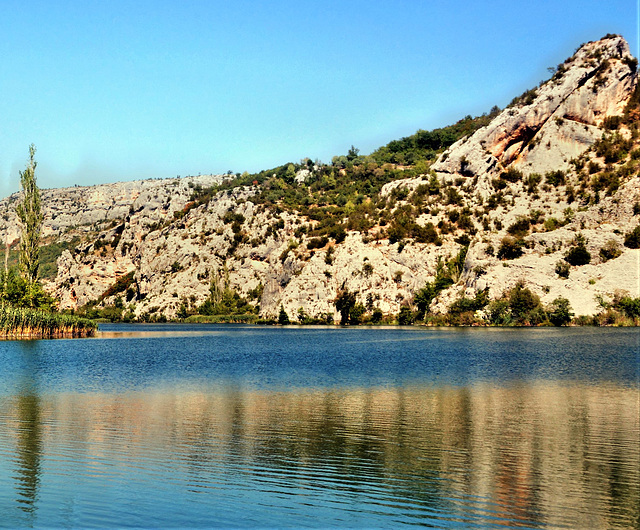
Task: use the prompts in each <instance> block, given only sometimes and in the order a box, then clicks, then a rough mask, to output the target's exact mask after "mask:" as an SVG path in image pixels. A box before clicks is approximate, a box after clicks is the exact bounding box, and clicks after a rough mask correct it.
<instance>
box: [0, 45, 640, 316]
mask: <svg viewBox="0 0 640 530" xmlns="http://www.w3.org/2000/svg"><path fill="white" fill-rule="evenodd" d="M636 64H637V63H636ZM637 85H638V74H637V73H636V68H635V66H634V60H633V58H632V57H631V55H630V53H629V49H628V45H627V44H626V42H625V41H624V39H622V38H621V37H609V38H605V39H603V40H601V41H597V42H592V43H588V44H585V45H584V46H582V47H581V48H580V49H579V50H578V51H577V52H576V54H575V55H574V56H572V57H571V58H569V59H567V61H565V63H563V64H562V65H559V67H558V68H557V70H556V73H555V74H554V76H553V77H552V79H550V80H549V81H548V82H546V83H544V84H543V85H541V86H540V87H538V88H537V89H535V90H534V91H530V92H528V93H526V94H525V95H523V97H522V98H520V100H518V101H515V102H514V104H513V105H511V106H510V107H508V108H506V109H504V110H503V111H502V112H501V113H500V114H499V115H498V116H497V117H496V118H495V119H494V120H493V121H492V122H491V123H490V124H489V125H488V126H486V127H484V128H482V129H480V130H478V131H476V132H475V133H474V134H473V135H471V136H470V137H467V138H463V139H461V140H460V141H458V142H457V143H455V144H454V145H452V146H451V147H450V148H449V149H447V150H446V151H445V152H444V153H443V154H442V155H441V156H440V157H439V158H438V160H437V161H436V162H435V163H434V164H433V165H432V166H431V168H430V171H429V172H428V173H425V174H424V175H421V176H415V177H411V178H408V179H403V178H400V179H396V180H393V181H391V182H389V183H388V184H386V185H385V186H384V187H383V188H382V190H381V192H380V194H379V195H380V198H381V199H382V200H386V201H387V203H388V204H391V203H393V206H389V208H391V209H392V210H391V211H393V209H396V210H397V209H398V208H402V207H404V206H407V207H410V205H411V199H412V197H413V196H415V194H416V193H417V192H418V191H419V190H420V188H421V186H424V185H425V184H426V183H427V182H429V180H430V179H433V178H434V177H435V178H436V179H437V181H438V182H439V184H440V186H441V188H442V189H443V190H446V193H447V194H448V195H445V197H442V195H438V196H434V197H430V198H429V199H428V200H427V201H426V203H425V204H426V205H427V206H428V208H422V209H416V210H414V213H415V216H416V222H417V223H418V225H420V226H422V227H425V226H427V225H428V223H432V224H433V225H434V226H440V225H442V224H443V223H445V225H446V224H447V223H449V224H453V225H454V226H453V229H452V230H451V231H448V232H447V231H445V230H441V233H440V236H439V240H438V241H437V243H433V242H429V243H421V242H417V241H415V240H411V238H408V239H406V240H402V241H394V242H392V241H391V240H390V239H389V238H385V237H379V235H380V234H381V233H382V234H384V229H383V228H382V226H381V225H380V224H379V225H377V226H375V227H374V228H373V229H369V230H366V231H364V232H360V231H356V230H352V231H349V232H348V233H347V235H346V237H345V238H344V240H338V239H335V240H331V239H330V240H328V241H326V242H324V244H322V245H321V246H319V247H317V246H316V245H313V247H315V248H311V247H312V245H310V241H311V239H312V238H311V237H309V236H308V235H306V233H305V231H304V230H301V228H302V227H305V226H313V225H314V222H313V221H310V220H309V219H308V218H307V217H305V216H303V215H301V214H300V213H299V212H296V211H292V210H290V209H289V210H287V209H282V208H270V207H267V206H265V205H264V204H260V201H257V200H256V197H257V196H258V195H259V194H260V193H261V187H260V185H255V184H254V185H251V186H242V187H234V188H231V189H227V190H224V191H218V192H217V193H216V194H215V195H214V196H213V197H212V198H211V199H210V200H208V201H206V202H202V203H199V202H198V201H194V196H197V193H196V194H194V191H198V190H201V189H206V188H208V187H210V186H212V185H216V184H220V183H221V182H222V181H223V180H224V178H225V177H224V176H202V177H188V178H185V179H168V180H159V181H156V180H153V181H138V182H127V183H118V184H111V185H102V186H91V187H78V188H66V189H59V190H45V191H44V192H43V204H44V205H45V226H44V232H45V234H47V235H48V236H50V237H57V238H61V239H64V238H70V237H71V236H72V235H73V234H78V233H80V234H83V235H84V241H83V243H81V244H80V245H79V246H78V247H77V248H75V250H74V251H65V252H64V253H63V254H62V255H61V256H60V258H59V260H58V275H57V277H56V279H55V281H54V282H52V284H51V285H49V289H50V290H51V291H52V292H53V293H54V295H55V296H56V297H57V298H59V299H60V306H61V308H62V309H65V308H72V309H76V308H78V307H80V306H82V305H84V304H86V303H88V302H90V301H92V300H97V299H100V298H102V300H101V304H103V305H105V304H106V305H108V304H113V303H114V300H115V295H114V296H106V297H103V295H104V294H105V293H106V292H108V289H109V288H110V287H111V286H113V285H114V283H115V282H116V281H117V280H118V279H121V278H122V277H123V276H125V275H127V274H132V275H133V281H132V283H131V288H130V289H128V290H127V291H126V293H120V295H119V296H123V297H124V298H125V300H124V302H125V304H127V307H129V308H130V310H131V311H132V313H133V314H134V315H135V316H136V317H137V318H148V317H149V316H150V315H151V316H153V315H161V314H162V315H164V316H166V317H167V318H174V317H175V316H176V315H177V314H178V312H179V310H180V308H181V307H188V308H195V307H197V306H198V305H200V304H202V303H203V302H204V300H205V299H206V298H207V297H208V296H209V293H210V288H211V284H212V281H213V282H215V281H218V280H219V279H220V278H223V277H225V278H226V280H227V281H228V284H229V286H230V287H231V288H233V289H235V290H236V291H237V292H239V293H241V294H242V295H244V296H248V297H249V298H251V297H252V296H253V297H254V298H253V301H254V303H259V306H260V314H261V315H262V316H264V317H272V318H273V317H276V316H277V313H278V310H279V308H280V307H281V306H282V307H284V309H285V310H286V311H287V313H288V314H289V315H291V316H293V315H296V314H297V313H298V311H299V310H300V309H302V310H303V311H304V313H305V314H307V315H312V316H318V315H323V314H331V315H333V316H334V317H335V318H338V313H337V311H336V308H335V304H334V300H335V299H336V296H337V295H338V293H339V292H340V291H341V290H344V289H348V290H349V291H350V292H353V293H355V294H356V296H357V299H358V301H360V302H361V303H362V304H363V305H367V306H368V307H369V308H372V307H376V308H378V309H379V310H380V311H382V312H383V313H385V314H397V313H398V312H399V311H400V308H401V307H402V306H403V305H410V304H411V303H412V300H413V296H414V294H415V293H416V291H417V290H418V289H420V288H421V287H423V286H424V285H425V283H426V282H427V281H431V280H433V278H434V277H435V275H436V270H437V268H438V263H439V261H443V260H444V261H446V260H447V259H450V258H452V257H453V256H455V255H456V254H457V253H458V252H459V250H460V249H461V248H462V247H463V246H466V244H468V252H467V254H466V259H465V261H464V267H463V269H462V270H461V271H460V274H459V275H458V277H456V282H455V284H454V285H453V286H452V287H450V288H449V289H447V290H445V291H444V292H442V293H441V294H440V296H439V297H438V298H436V299H435V300H434V301H433V303H432V306H431V310H432V311H433V312H444V311H446V310H447V308H448V307H449V305H450V304H451V303H452V302H453V301H454V300H456V299H457V298H458V297H460V296H462V295H466V296H473V294H474V293H475V292H477V291H478V290H482V289H485V288H488V290H489V295H490V297H492V298H496V297H498V296H500V295H501V294H502V293H503V292H504V291H505V290H506V289H508V288H510V287H511V286H513V285H515V283H516V282H518V281H525V283H526V284H527V286H529V287H530V288H531V289H532V290H533V291H534V292H536V293H537V294H538V295H539V296H540V297H541V299H542V301H543V302H544V303H550V302H551V301H552V300H554V299H555V298H557V297H558V296H563V297H566V298H567V299H569V301H570V302H571V305H572V307H573V309H574V311H575V313H576V314H594V313H595V312H597V311H598V310H599V305H598V301H597V300H598V297H610V296H612V295H613V293H614V292H615V291H616V290H624V291H627V292H629V293H632V294H633V295H634V296H638V295H640V290H639V285H638V282H639V277H640V265H639V263H640V262H639V260H640V250H634V249H629V248H626V247H624V245H623V241H624V234H625V233H627V232H629V231H630V230H632V229H633V228H634V227H635V226H636V225H637V224H638V219H639V217H638V213H639V212H637V211H636V207H635V205H636V204H638V203H640V176H639V175H638V164H637V159H636V158H633V156H632V152H631V151H632V150H627V151H629V152H626V153H625V158H624V159H622V160H617V161H615V163H614V164H613V166H612V163H607V162H606V160H605V159H606V155H602V154H598V152H597V150H595V147H597V145H598V142H599V141H600V140H601V139H602V138H603V134H604V135H605V136H607V135H618V136H617V137H618V138H619V139H621V140H620V141H622V140H625V141H628V142H631V143H632V144H633V145H635V146H636V149H637V143H638V142H637V133H634V127H633V126H628V125H623V126H621V127H619V128H618V129H616V130H612V129H610V128H607V126H608V125H610V123H611V118H612V117H614V118H615V117H618V116H620V117H621V116H623V115H624V113H625V111H626V109H627V107H628V103H629V101H630V100H631V99H632V97H633V95H634V93H635V92H637ZM607 120H609V122H608V121H607ZM632 125H633V124H632ZM635 131H636V132H637V127H636V128H635ZM634 134H636V136H635V139H634V136H633V135H634ZM633 142H635V143H633ZM638 152H640V151H638ZM589 164H591V166H590V165H589ZM596 166H597V167H600V168H601V169H600V171H599V172H598V171H594V172H593V174H592V173H589V171H591V169H587V168H592V167H593V168H595V167H596ZM607 167H613V168H614V169H615V170H616V171H618V169H617V168H620V167H625V168H628V171H626V173H624V172H622V171H621V170H620V171H621V172H620V175H619V176H618V181H619V183H618V187H617V188H615V189H611V190H610V192H609V189H607V191H606V193H605V190H595V192H594V188H593V185H592V184H590V183H589V182H591V179H593V178H596V177H598V175H604V174H605V173H606V172H607V171H608V170H607V169H606V168H607ZM316 169H317V168H315V167H314V168H309V169H303V170H300V171H299V172H298V173H297V175H296V178H295V179H294V182H295V185H296V186H298V187H299V188H300V189H301V190H305V189H307V188H308V187H309V186H310V185H311V183H312V182H313V179H314V172H315V170H316ZM558 170H560V171H561V172H562V177H561V179H560V180H561V181H562V182H561V183H555V184H553V183H550V182H552V179H551V177H547V178H545V177H544V175H545V174H548V173H550V172H551V173H553V172H557V171H558ZM509 171H511V173H508V172H509ZM623 173H624V174H623ZM537 175H539V178H537V177H536V176H537ZM616 175H617V173H616ZM558 178H560V177H558ZM603 178H604V177H603ZM532 183H533V184H532ZM451 190H453V191H451ZM532 190H533V191H532ZM570 190H571V191H570ZM574 190H575V191H574ZM600 195H602V197H601V196H600ZM16 197H17V196H16V195H13V196H11V197H9V198H7V199H4V200H3V201H0V217H1V218H2V219H3V222H0V237H2V240H3V241H9V242H11V241H13V240H15V239H16V238H17V237H18V232H17V224H16V221H15V216H14V214H13V213H12V212H13V203H14V201H15V200H16ZM372 200H373V199H372ZM460 212H462V214H463V215H466V213H465V212H467V213H469V214H470V215H469V216H470V217H471V221H470V226H471V229H462V228H461V227H460V223H458V226H456V225H455V222H452V221H451V220H452V219H454V218H455V217H456V216H458V217H459V216H460ZM454 214H455V215H454ZM523 219H526V220H527V223H528V224H527V226H528V227H529V228H528V229H527V233H526V234H525V235H524V236H522V237H521V239H520V241H522V242H523V243H522V244H523V246H522V247H521V251H522V254H521V255H520V256H518V257H515V258H514V259H503V258H500V257H499V256H498V255H497V254H499V252H497V250H498V249H499V248H500V246H501V244H502V243H503V241H504V239H505V238H509V237H511V236H512V235H513V234H512V232H510V229H511V227H512V226H513V225H514V224H515V223H517V222H518V221H521V220H523ZM532 219H533V221H532ZM535 219H538V220H544V222H543V221H540V222H536V221H535ZM375 234H378V236H377V237H373V236H374V235H375ZM465 234H466V235H467V237H468V242H467V243H465V242H464V240H463V238H461V236H463V235H465ZM578 235H580V236H581V237H582V238H583V239H584V241H585V242H586V243H585V244H586V248H587V249H588V251H589V252H590V254H591V256H593V259H592V261H591V262H590V263H589V264H586V265H582V266H579V267H572V269H571V274H570V276H569V278H566V279H565V278H563V277H560V276H558V274H557V273H556V272H555V266H556V264H557V262H558V261H561V260H562V259H563V256H564V255H565V254H566V252H567V249H569V248H571V245H572V244H573V242H574V241H575V240H576V237H577V236H578ZM610 242H614V243H613V244H615V246H616V247H617V248H618V249H619V250H620V255H619V256H618V257H616V258H615V259H610V260H604V259H601V258H599V251H600V249H602V248H603V247H604V246H605V245H606V244H608V243H610ZM256 297H257V298H256Z"/></svg>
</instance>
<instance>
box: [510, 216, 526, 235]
mask: <svg viewBox="0 0 640 530" xmlns="http://www.w3.org/2000/svg"><path fill="white" fill-rule="evenodd" d="M530 226H531V221H530V220H529V219H527V218H526V217H521V218H520V219H518V220H517V221H516V222H515V223H513V224H512V225H511V226H509V228H507V232H508V233H509V234H511V235H512V236H516V237H523V236H525V235H527V234H528V233H529V228H530Z"/></svg>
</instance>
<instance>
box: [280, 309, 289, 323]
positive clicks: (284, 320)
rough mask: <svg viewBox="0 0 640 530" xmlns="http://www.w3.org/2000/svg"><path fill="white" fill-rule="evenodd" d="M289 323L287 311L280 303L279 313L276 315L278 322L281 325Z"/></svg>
mask: <svg viewBox="0 0 640 530" xmlns="http://www.w3.org/2000/svg"><path fill="white" fill-rule="evenodd" d="M289 323H290V320H289V315H287V312H286V311H285V310H284V306H283V305H281V306H280V314H279V315H278V324H280V325H281V326H286V325H287V324H289Z"/></svg>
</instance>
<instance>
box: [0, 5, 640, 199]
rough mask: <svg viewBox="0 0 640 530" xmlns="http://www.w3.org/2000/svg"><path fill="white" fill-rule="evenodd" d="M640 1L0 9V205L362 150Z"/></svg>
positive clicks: (622, 20) (557, 52)
mask: <svg viewBox="0 0 640 530" xmlns="http://www.w3.org/2000/svg"><path fill="white" fill-rule="evenodd" d="M638 1H639V0H606V1H605V0H580V1H574V0H562V1H561V2H559V1H558V0H536V1H533V2H532V1H528V2H520V1H513V0H511V1H484V2H481V1H476V2H468V1H462V0H448V1H426V0H425V1H418V0H414V1H404V0H395V1H393V2H391V1H387V2H383V1H375V0H368V1H366V2H365V1H343V2H338V1H333V0H326V1H323V2H310V1H304V0H297V1H293V0H272V1H269V2H267V1H264V2H262V1H253V2H249V1H244V0H236V1H234V2H229V1H216V0H209V1H206V0H203V1H191V0H181V1H172V2H170V1H161V0H156V1H135V2H132V1H130V0H127V1H119V0H109V1H106V2H105V1H94V0H84V1H82V2H80V1H77V2H75V1H54V0H48V1H41V2H34V1H28V0H21V1H5V0H0V57H1V58H2V59H1V61H0V68H1V70H0V91H1V92H0V93H1V94H2V97H1V98H0V117H1V119H2V126H1V127H0V196H2V197H4V196H6V195H8V194H9V193H11V192H13V191H17V190H18V189H19V176H18V171H19V170H20V169H23V168H24V166H25V164H26V159H27V155H28V146H29V144H31V143H34V144H35V145H36V147H37V149H38V152H37V155H36V156H37V160H38V163H39V165H38V170H37V173H36V174H37V177H38V183H39V185H40V187H42V188H49V187H61V186H71V185H74V184H81V185H84V184H95V183H102V182H114V181H119V180H133V179H138V178H149V177H174V176H176V175H181V176H185V175H197V174H198V173H203V174H204V173H223V172H226V171H227V170H232V171H234V172H237V171H240V172H242V171H245V170H247V171H250V172H251V171H258V170H260V169H266V168H269V167H273V166H276V165H279V164H283V163H285V162H288V161H299V160H300V159H302V158H304V157H311V158H313V159H315V158H319V159H320V160H322V161H325V162H328V161H330V160H331V157H332V156H334V155H338V154H345V153H346V151H347V150H348V149H349V147H350V146H351V145H352V144H353V145H355V146H356V147H358V148H359V149H360V150H361V152H362V153H363V154H365V153H369V152H371V151H372V150H373V149H375V148H377V147H379V146H380V145H383V144H386V143H387V142H388V141H390V140H392V139H395V138H399V137H401V136H407V135H409V134H412V133H414V132H415V131H416V130H417V129H420V128H422V129H432V128H435V127H441V126H444V125H447V124H450V123H453V122H455V121H456V120H458V119H460V118H461V117H463V116H464V115H466V114H471V115H477V114H481V113H483V112H485V111H488V110H489V109H490V108H491V107H492V106H493V105H499V106H500V107H503V106H505V105H506V104H508V102H509V101H510V100H511V99H512V98H513V97H514V96H516V95H519V94H520V93H522V92H523V91H524V90H525V89H528V88H531V87H532V86H534V85H536V84H537V83H538V82H539V81H540V80H542V79H545V78H547V77H548V75H549V74H548V72H547V67H549V66H555V65H556V64H558V63H559V62H561V61H563V60H564V59H565V58H566V57H568V56H569V55H571V54H572V53H573V52H574V51H575V49H576V48H577V47H578V46H579V45H580V44H581V43H583V42H586V41H589V40H596V39H599V38H600V37H602V36H603V35H605V34H606V33H619V34H622V35H623V36H624V37H625V38H626V39H627V40H628V41H629V44H630V46H631V49H632V53H633V54H634V55H637V54H638V11H637V10H638V3H637V2H638Z"/></svg>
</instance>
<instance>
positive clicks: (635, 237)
mask: <svg viewBox="0 0 640 530" xmlns="http://www.w3.org/2000/svg"><path fill="white" fill-rule="evenodd" d="M624 246H625V247H628V248H640V224H639V225H638V226H636V227H635V228H634V229H633V230H632V231H631V232H629V233H628V234H627V235H626V237H625V238H624Z"/></svg>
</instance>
